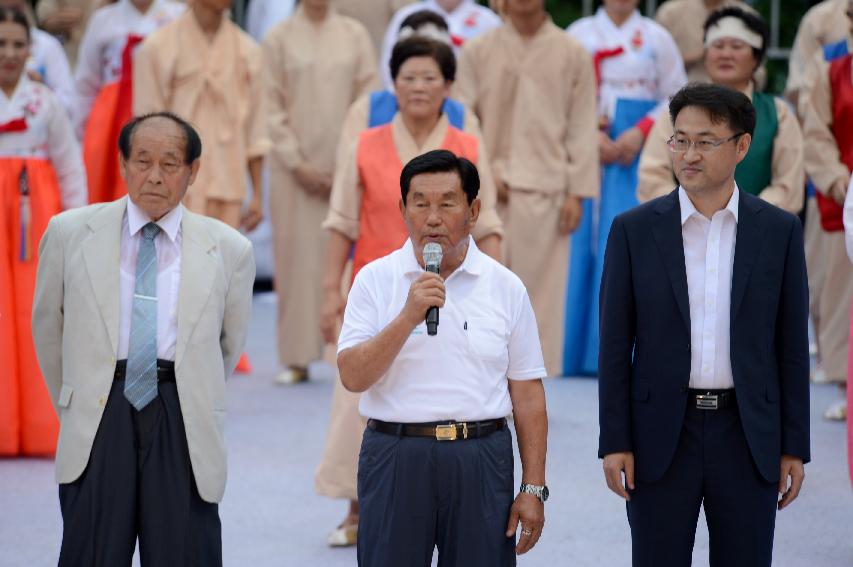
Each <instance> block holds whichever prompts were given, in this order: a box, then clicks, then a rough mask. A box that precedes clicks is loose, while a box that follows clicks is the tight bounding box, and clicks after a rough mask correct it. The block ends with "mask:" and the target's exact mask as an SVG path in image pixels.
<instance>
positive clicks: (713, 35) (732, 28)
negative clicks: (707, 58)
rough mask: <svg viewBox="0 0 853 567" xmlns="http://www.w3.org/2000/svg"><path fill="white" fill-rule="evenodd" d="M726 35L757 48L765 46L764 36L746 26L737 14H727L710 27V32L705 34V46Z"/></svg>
mask: <svg viewBox="0 0 853 567" xmlns="http://www.w3.org/2000/svg"><path fill="white" fill-rule="evenodd" d="M724 37H731V38H734V39H739V40H741V41H742V42H744V43H746V44H747V45H749V46H750V47H754V48H755V49H762V48H764V38H762V37H761V34H758V33H755V32H754V31H752V30H751V29H749V28H748V27H746V24H745V23H743V20H741V19H740V18H736V17H735V16H726V17H725V18H722V19H720V20H719V21H717V23H715V24H714V25H713V27H711V28H708V32H707V33H706V34H705V47H709V46H710V45H711V44H712V43H714V42H715V41H717V40H718V39H721V38H724Z"/></svg>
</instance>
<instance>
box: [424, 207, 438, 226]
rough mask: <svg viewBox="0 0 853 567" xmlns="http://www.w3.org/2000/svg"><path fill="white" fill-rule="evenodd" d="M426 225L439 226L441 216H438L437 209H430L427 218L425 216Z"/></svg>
mask: <svg viewBox="0 0 853 567" xmlns="http://www.w3.org/2000/svg"><path fill="white" fill-rule="evenodd" d="M427 224H428V225H430V226H436V225H439V224H441V214H439V209H438V207H430V209H429V216H427Z"/></svg>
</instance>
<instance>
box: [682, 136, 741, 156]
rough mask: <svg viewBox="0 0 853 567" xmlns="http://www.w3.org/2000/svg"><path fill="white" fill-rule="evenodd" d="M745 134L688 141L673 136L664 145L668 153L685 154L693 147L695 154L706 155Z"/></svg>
mask: <svg viewBox="0 0 853 567" xmlns="http://www.w3.org/2000/svg"><path fill="white" fill-rule="evenodd" d="M744 134H746V132H741V133H739V134H735V135H734V136H729V137H728V138H725V139H723V140H695V141H694V140H690V139H688V138H676V137H675V136H673V137H672V138H670V139H669V140H667V141H666V145H667V146H668V147H669V151H671V152H673V153H687V151H688V150H690V147H691V146H693V147H694V148H695V149H696V151H697V152H699V153H700V154H706V153H709V152H713V151H714V150H716V149H717V148H719V147H720V146H722V145H723V144H725V143H726V142H731V141H732V140H737V139H738V138H740V137H741V136H743V135H744Z"/></svg>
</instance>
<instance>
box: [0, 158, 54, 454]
mask: <svg viewBox="0 0 853 567" xmlns="http://www.w3.org/2000/svg"><path fill="white" fill-rule="evenodd" d="M24 170H25V171H26V175H25V182H24V183H22V172H23V171H24ZM61 210H62V206H61V199H60V192H59V183H58V181H57V178H56V173H55V171H54V169H53V166H52V165H51V164H50V162H48V161H47V160H44V159H33V158H6V157H4V158H0V361H2V370H0V456H16V455H32V456H50V455H53V454H54V452H55V451H56V441H57V437H58V435H59V420H58V419H57V416H56V412H55V411H54V409H53V404H52V403H51V400H50V395H49V394H48V390H47V386H46V385H45V382H44V379H43V378H42V375H41V371H40V370H39V366H38V360H37V359H36V351H35V346H34V345H33V336H32V325H31V322H32V309H33V294H34V292H35V284H36V268H37V266H38V243H39V240H40V239H41V237H42V235H43V234H44V231H45V230H46V229H47V223H48V221H50V218H51V217H52V216H53V215H55V214H57V213H58V212H60V211H61Z"/></svg>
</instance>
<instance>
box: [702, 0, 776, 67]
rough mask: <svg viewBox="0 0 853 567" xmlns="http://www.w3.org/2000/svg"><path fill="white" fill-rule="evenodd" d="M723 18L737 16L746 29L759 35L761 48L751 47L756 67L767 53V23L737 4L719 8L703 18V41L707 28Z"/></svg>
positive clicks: (768, 31) (768, 34) (768, 32)
mask: <svg viewBox="0 0 853 567" xmlns="http://www.w3.org/2000/svg"><path fill="white" fill-rule="evenodd" d="M723 18H737V19H739V20H741V21H742V22H743V24H744V25H745V26H746V29H748V30H750V31H752V32H755V33H757V34H758V35H760V36H761V49H758V48H756V47H753V48H752V55H753V56H754V57H755V67H756V68H758V66H759V65H761V63H762V62H763V61H764V56H765V55H766V54H767V44H768V43H769V42H770V28H768V27H767V23H766V22H765V21H764V19H763V18H762V17H761V16H759V15H758V14H754V13H752V12H748V11H746V10H744V9H743V8H738V7H737V6H729V7H727V8H720V9H719V10H714V11H713V12H711V14H710V15H709V16H708V19H706V20H705V25H704V26H703V29H704V30H705V32H704V34H703V35H702V40H703V41H704V40H705V38H706V37H707V36H708V29H710V28H711V27H713V26H715V25H716V24H717V22H719V21H720V20H722V19H723Z"/></svg>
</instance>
